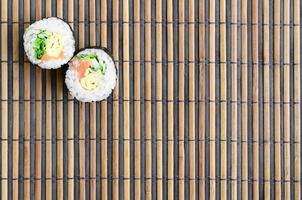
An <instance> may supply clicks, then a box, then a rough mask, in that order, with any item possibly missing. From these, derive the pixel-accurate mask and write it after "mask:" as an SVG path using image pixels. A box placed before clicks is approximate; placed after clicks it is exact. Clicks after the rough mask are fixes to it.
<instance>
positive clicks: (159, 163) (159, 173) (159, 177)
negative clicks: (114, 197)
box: [155, 0, 163, 200]
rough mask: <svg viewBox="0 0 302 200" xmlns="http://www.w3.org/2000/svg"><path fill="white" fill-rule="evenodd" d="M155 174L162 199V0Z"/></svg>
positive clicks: (158, 10) (158, 30)
mask: <svg viewBox="0 0 302 200" xmlns="http://www.w3.org/2000/svg"><path fill="white" fill-rule="evenodd" d="M155 9H156V14H155V15H156V61H157V64H156V100H157V102H156V140H157V143H156V150H157V151H156V160H157V162H156V164H157V166H156V174H157V181H156V185H157V199H159V200H161V199H163V158H162V150H163V142H162V140H163V130H162V128H163V123H162V121H163V118H162V112H163V108H162V107H163V105H162V63H161V62H162V24H161V23H162V0H156V8H155Z"/></svg>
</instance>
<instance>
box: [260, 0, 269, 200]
mask: <svg viewBox="0 0 302 200" xmlns="http://www.w3.org/2000/svg"><path fill="white" fill-rule="evenodd" d="M262 3H263V23H264V24H269V0H264V1H263V2H262ZM269 39H270V38H269V27H268V26H264V27H263V63H264V64H263V77H264V78H263V93H264V94H263V101H264V102H269V100H270V83H269V81H270V72H269V70H270V69H269V64H267V63H269V61H270V59H269V55H270V52H269V51H270V49H269ZM263 113H264V117H263V139H264V141H269V140H270V105H269V104H264V105H263ZM270 168H271V167H270V143H268V142H267V143H264V180H265V182H264V198H265V199H270V187H271V186H270V182H269V180H270Z"/></svg>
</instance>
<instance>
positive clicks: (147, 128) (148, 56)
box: [144, 0, 156, 200]
mask: <svg viewBox="0 0 302 200" xmlns="http://www.w3.org/2000/svg"><path fill="white" fill-rule="evenodd" d="M144 9H145V10H144V11H145V21H146V22H151V0H146V2H145V8H144ZM150 38H151V23H147V24H145V41H144V42H145V60H151V40H150ZM151 68H152V66H151V63H150V62H147V63H145V98H146V99H151ZM151 116H152V113H151V102H150V101H146V103H145V131H146V133H145V134H146V136H145V137H146V147H145V148H146V154H145V156H146V163H145V164H146V169H145V170H146V172H145V174H146V175H145V176H146V185H145V196H146V199H147V200H151V199H152V198H154V197H153V195H152V190H151V189H152V181H151V178H152V142H151V139H152V128H151ZM154 196H156V194H154Z"/></svg>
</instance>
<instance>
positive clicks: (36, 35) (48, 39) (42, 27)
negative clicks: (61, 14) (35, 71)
mask: <svg viewBox="0 0 302 200" xmlns="http://www.w3.org/2000/svg"><path fill="white" fill-rule="evenodd" d="M23 39H24V50H25V52H26V55H27V57H28V59H29V60H30V62H32V63H33V64H37V65H39V66H40V67H41V68H45V69H56V68H59V67H61V66H62V65H64V64H66V63H67V62H68V61H69V60H70V59H71V58H72V56H73V53H74V50H75V41H74V37H73V32H72V30H71V28H70V26H69V25H68V24H67V23H65V22H64V21H63V20H61V19H59V18H56V17H50V18H45V19H42V20H40V21H37V22H35V23H33V24H31V25H30V26H29V27H28V28H27V29H26V31H25V33H24V35H23Z"/></svg>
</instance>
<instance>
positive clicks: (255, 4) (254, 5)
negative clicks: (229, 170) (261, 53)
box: [252, 0, 259, 199]
mask: <svg viewBox="0 0 302 200" xmlns="http://www.w3.org/2000/svg"><path fill="white" fill-rule="evenodd" d="M252 23H254V24H257V25H258V0H253V1H252ZM257 25H254V26H253V27H252V37H253V42H252V59H253V62H254V63H258V60H259V59H258V49H259V46H258V26H257ZM258 87H259V85H258V65H257V64H255V65H253V91H252V96H253V97H252V98H253V101H254V102H258ZM252 110H253V117H252V118H253V119H252V120H253V125H252V127H253V128H252V129H253V133H252V134H253V141H254V143H253V159H252V160H253V198H254V199H259V122H258V120H259V109H258V104H253V106H252Z"/></svg>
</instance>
